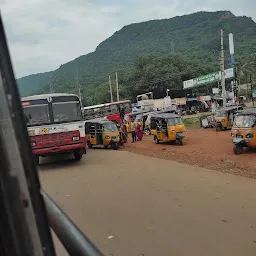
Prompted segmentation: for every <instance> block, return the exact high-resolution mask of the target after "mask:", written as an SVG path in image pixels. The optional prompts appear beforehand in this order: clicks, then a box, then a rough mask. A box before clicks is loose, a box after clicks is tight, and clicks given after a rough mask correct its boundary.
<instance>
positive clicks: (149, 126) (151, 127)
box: [144, 109, 177, 135]
mask: <svg viewBox="0 0 256 256" xmlns="http://www.w3.org/2000/svg"><path fill="white" fill-rule="evenodd" d="M163 113H173V114H177V112H176V111H175V110H168V109H166V110H158V111H153V112H149V113H146V114H145V115H146V116H147V119H146V120H145V122H144V134H146V135H149V134H151V135H156V133H157V129H156V128H157V125H156V120H155V119H154V118H153V119H151V117H152V116H154V115H158V114H163Z"/></svg>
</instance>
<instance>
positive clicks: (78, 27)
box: [0, 0, 256, 78]
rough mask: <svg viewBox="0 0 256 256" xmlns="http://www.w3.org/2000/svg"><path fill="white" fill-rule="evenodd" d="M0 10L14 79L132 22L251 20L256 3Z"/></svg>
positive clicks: (66, 0)
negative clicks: (221, 15) (211, 17)
mask: <svg viewBox="0 0 256 256" xmlns="http://www.w3.org/2000/svg"><path fill="white" fill-rule="evenodd" d="M0 10H1V15H2V19H3V21H4V25H5V30H6V34H7V40H8V43H9V49H10V53H11V57H12V62H13V65H14V71H15V75H16V77H17V78H20V77H23V76H26V75H30V74H35V73H41V72H46V71H51V70H55V69H57V68H59V66H60V65H61V64H64V63H66V62H69V61H71V60H73V59H75V58H77V57H79V56H81V55H85V54H87V53H89V52H92V51H94V50H95V48H96V47H97V45H98V44H99V43H101V42H102V41H103V40H105V39H107V38H108V37H110V36H111V35H112V34H113V33H114V32H115V31H117V30H120V29H121V28H122V27H123V26H125V25H128V24H131V23H136V22H141V21H147V20H153V19H164V18H171V17H174V16H180V15H184V14H189V13H193V12H197V11H218V10H230V11H231V12H232V13H233V14H235V15H237V16H244V15H245V16H249V17H252V18H253V19H254V21H256V1H255V0H243V1H234V0H225V1H224V0H211V1H205V0H158V1H157V0H137V1H136V0H129V1H122V0H119V1H117V0H104V1H103V0H0Z"/></svg>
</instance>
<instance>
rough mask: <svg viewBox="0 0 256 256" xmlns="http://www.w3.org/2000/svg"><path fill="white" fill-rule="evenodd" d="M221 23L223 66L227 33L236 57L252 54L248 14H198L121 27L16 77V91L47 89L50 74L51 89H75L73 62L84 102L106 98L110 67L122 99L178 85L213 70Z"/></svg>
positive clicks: (254, 32)
mask: <svg viewBox="0 0 256 256" xmlns="http://www.w3.org/2000/svg"><path fill="white" fill-rule="evenodd" d="M221 25H222V26H223V27H224V31H225V38H224V44H225V49H227V51H226V53H225V56H226V59H227V60H228V63H226V67H228V66H229V65H230V64H229V57H228V56H229V53H228V33H231V32H232V33H233V34H234V40H235V51H236V60H238V61H239V60H244V59H246V58H247V57H248V56H250V55H251V54H252V53H256V24H255V22H254V21H253V20H252V19H251V18H247V17H236V16H234V15H233V14H232V13H230V12H227V11H221V12H198V13H194V14H190V15H185V16H180V17H174V18H172V19H164V20H153V21H147V22H142V23H137V24H131V25H128V26H125V27H124V28H122V29H121V30H120V31H117V32H116V33H114V35H112V36H111V37H110V38H108V39H107V40H105V41H104V42H102V43H101V44H100V45H99V46H98V47H97V48H96V51H95V52H92V53H89V54H87V55H84V56H80V57H79V58H77V59H76V60H73V61H70V62H68V63H66V64H63V65H61V66H60V67H59V68H58V69H57V70H55V71H53V72H48V73H42V74H36V75H31V76H27V77H23V78H21V79H18V84H19V88H20V91H21V94H22V95H28V94H34V93H41V92H48V91H49V78H48V76H49V74H50V75H51V76H52V78H53V81H54V88H55V91H56V92H75V93H77V88H76V86H75V85H76V81H75V74H76V72H75V63H76V66H77V68H78V74H79V84H80V85H81V91H82V95H83V101H84V104H92V103H93V104H96V103H101V102H103V101H104V100H106V99H109V93H108V86H106V84H108V75H109V74H113V78H114V72H116V71H118V73H119V74H120V76H121V78H120V79H121V80H120V88H121V97H123V98H127V97H128V96H129V95H135V94H136V93H137V92H140V90H142V91H145V90H147V91H148V87H147V86H146V84H148V85H149V86H150V87H151V88H152V89H153V90H155V91H157V92H159V91H161V90H165V89H166V87H167V86H168V87H171V88H169V89H175V88H181V85H182V83H181V82H182V80H183V79H189V78H192V77H194V76H195V75H198V74H205V73H207V72H208V71H216V70H218V69H219V62H218V58H219V49H220V35H219V34H220V33H219V29H220V26H221ZM166 55H167V56H166ZM170 55H173V58H171V56H170ZM138 56H139V57H138ZM147 62H148V63H147ZM186 62H187V63H186ZM133 64H134V65H133ZM31 65H33V63H31ZM194 65H195V67H194ZM204 72H205V73H204ZM160 78H161V81H160ZM129 82H130V84H129ZM133 82H136V84H132V83H133ZM103 84H104V85H105V86H103ZM99 85H100V86H99ZM113 87H114V86H113ZM131 90H132V91H131ZM108 101H109V100H108Z"/></svg>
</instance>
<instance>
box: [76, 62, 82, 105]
mask: <svg viewBox="0 0 256 256" xmlns="http://www.w3.org/2000/svg"><path fill="white" fill-rule="evenodd" d="M75 69H76V87H77V89H78V97H79V100H80V105H81V107H83V106H82V95H81V88H80V84H79V80H78V69H77V66H76V61H75Z"/></svg>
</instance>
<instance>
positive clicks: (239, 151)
mask: <svg viewBox="0 0 256 256" xmlns="http://www.w3.org/2000/svg"><path fill="white" fill-rule="evenodd" d="M233 151H234V153H235V154H236V155H241V154H243V152H244V147H243V145H241V144H235V145H234V147H233Z"/></svg>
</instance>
